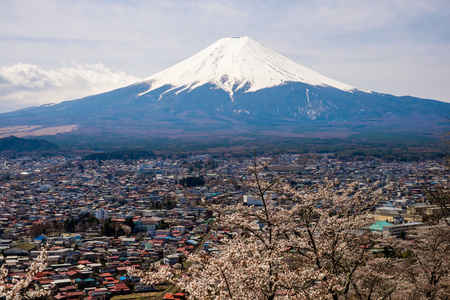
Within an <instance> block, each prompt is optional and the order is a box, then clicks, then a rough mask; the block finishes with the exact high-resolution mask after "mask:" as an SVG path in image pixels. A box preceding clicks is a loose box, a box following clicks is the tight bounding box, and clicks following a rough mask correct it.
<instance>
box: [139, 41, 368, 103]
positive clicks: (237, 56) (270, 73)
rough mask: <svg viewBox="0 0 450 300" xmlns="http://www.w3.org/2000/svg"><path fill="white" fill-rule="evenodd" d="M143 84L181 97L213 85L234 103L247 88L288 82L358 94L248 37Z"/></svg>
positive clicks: (218, 44)
mask: <svg viewBox="0 0 450 300" xmlns="http://www.w3.org/2000/svg"><path fill="white" fill-rule="evenodd" d="M144 82H146V83H148V84H149V85H150V88H149V90H148V91H146V92H145V93H148V92H150V91H152V90H155V89H157V88H160V87H162V86H164V85H171V86H172V89H171V90H173V89H178V88H181V89H180V90H178V91H177V92H178V93H179V92H181V91H183V90H188V91H190V90H192V89H195V88H196V87H199V86H202V85H204V84H207V83H212V84H214V85H216V86H217V87H219V88H221V89H223V90H225V91H226V92H227V93H228V94H229V95H230V97H231V98H232V99H233V93H234V92H236V91H237V90H239V89H242V88H244V87H245V89H246V90H245V91H246V92H254V91H257V90H260V89H263V88H268V87H273V86H278V85H281V84H284V83H287V82H303V83H306V84H310V85H319V86H330V87H334V88H337V89H340V90H344V91H352V90H359V89H357V88H355V87H353V86H350V85H348V84H345V83H341V82H339V81H336V80H333V79H331V78H328V77H326V76H324V75H321V74H319V73H317V72H314V71H312V70H310V69H308V68H305V67H303V66H302V65H300V64H297V63H296V62H294V61H292V60H289V59H287V58H286V57H284V56H282V55H280V54H278V53H276V52H275V51H272V50H270V49H268V48H266V47H264V46H263V45H261V44H260V43H258V42H257V41H255V40H253V39H252V38H249V37H238V38H222V39H220V40H218V41H217V42H215V43H214V44H212V45H211V46H209V47H207V48H205V49H204V50H202V51H200V52H198V53H197V54H195V55H193V56H191V57H190V58H188V59H186V60H184V61H182V62H180V63H178V64H176V65H174V66H172V67H170V68H168V69H166V70H164V71H162V72H159V73H157V74H155V75H153V76H150V77H148V78H146V79H144ZM145 93H142V94H141V95H143V94H145Z"/></svg>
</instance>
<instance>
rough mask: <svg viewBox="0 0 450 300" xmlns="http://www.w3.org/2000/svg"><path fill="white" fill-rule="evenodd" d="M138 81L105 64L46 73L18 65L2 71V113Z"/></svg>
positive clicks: (66, 67) (0, 83) (0, 109)
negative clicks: (112, 69) (114, 70)
mask: <svg viewBox="0 0 450 300" xmlns="http://www.w3.org/2000/svg"><path fill="white" fill-rule="evenodd" d="M138 80H139V78H136V77H134V76H131V75H127V74H125V73H124V72H122V71H116V72H113V71H111V70H110V69H108V68H107V67H105V66H104V65H103V64H101V63H98V64H89V65H80V64H71V65H68V66H62V67H59V68H57V69H51V70H44V69H41V68H39V67H38V66H35V65H31V64H24V63H19V64H15V65H12V66H3V67H0V112H6V111H12V110H16V109H20V108H25V107H29V106H37V105H42V104H47V103H59V102H61V101H64V100H73V99H77V98H81V97H85V96H89V95H93V94H98V93H102V92H106V91H109V90H113V89H116V88H119V87H122V86H126V85H128V84H131V83H134V82H137V81H138Z"/></svg>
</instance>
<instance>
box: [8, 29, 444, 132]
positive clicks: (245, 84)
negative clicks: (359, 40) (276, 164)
mask: <svg viewBox="0 0 450 300" xmlns="http://www.w3.org/2000/svg"><path fill="white" fill-rule="evenodd" d="M255 53H256V54H255ZM258 53H259V54H258ZM297 71H298V72H297ZM296 72H297V73H296ZM224 76H225V77H224ZM449 112H450V103H445V102H440V101H436V100H427V99H420V98H415V97H410V96H404V97H396V96H393V95H389V94H382V93H377V92H373V91H370V92H369V91H364V90H361V89H358V88H355V87H352V86H350V85H346V84H344V83H340V82H338V81H335V80H333V79H330V78H328V77H326V76H323V75H321V74H319V73H317V72H314V71H312V70H310V69H307V68H305V67H303V66H301V65H299V64H297V63H295V62H293V61H291V60H289V59H287V58H285V57H283V56H281V55H279V54H277V53H276V52H274V51H273V50H270V49H268V48H266V47H264V46H262V45H261V44H259V43H257V42H256V41H254V40H253V39H251V38H248V37H245V38H225V39H220V40H219V41H217V42H216V43H214V44H212V45H211V46H209V47H207V48H205V49H204V50H202V51H200V52H198V53H197V54H194V55H193V56H191V57H190V58H188V59H186V60H184V61H182V62H180V63H179V64H176V65H174V66H173V67H170V68H168V69H166V70H163V71H161V72H159V73H156V74H154V75H152V76H150V77H147V78H146V79H145V80H143V81H140V82H137V83H134V84H132V85H129V86H127V87H123V88H119V89H116V90H112V91H109V92H106V93H102V94H98V95H93V96H89V97H85V98H81V99H77V100H72V101H65V102H61V103H59V104H54V105H43V106H40V107H35V108H28V109H22V110H19V111H15V112H9V113H4V114H0V133H1V132H2V130H3V132H8V133H9V132H11V134H13V133H14V132H13V130H14V128H15V127H14V126H16V127H17V128H23V127H24V126H32V127H33V128H34V127H36V128H50V129H52V128H58V130H59V131H57V132H58V133H59V135H60V136H61V135H62V131H61V128H67V131H66V132H65V133H64V134H63V135H72V136H75V135H80V136H81V135H90V136H103V137H104V136H110V135H114V136H127V137H140V138H146V137H150V136H163V137H173V138H186V137H187V136H193V137H195V136H218V135H229V136H232V135H239V134H247V133H251V134H255V133H256V134H271V135H282V136H291V137H302V136H314V135H316V136H319V137H323V136H324V135H323V132H325V131H326V132H329V134H328V136H333V132H334V133H336V136H339V137H342V138H345V137H351V136H352V135H354V134H359V133H361V132H363V131H365V130H370V131H378V132H383V133H395V132H405V131H410V132H414V133H420V134H421V133H426V134H434V133H437V132H439V131H440V130H442V128H443V126H442V118H443V117H444V115H446V114H448V113H449ZM310 125H311V126H310ZM64 126H66V127H64ZM46 132H51V130H47V131H46ZM30 133H32V129H30Z"/></svg>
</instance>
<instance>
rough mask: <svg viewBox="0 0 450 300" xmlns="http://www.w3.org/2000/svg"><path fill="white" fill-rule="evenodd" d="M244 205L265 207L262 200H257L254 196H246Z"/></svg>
mask: <svg viewBox="0 0 450 300" xmlns="http://www.w3.org/2000/svg"><path fill="white" fill-rule="evenodd" d="M244 205H254V206H263V205H264V203H263V201H262V199H256V198H255V197H253V196H252V195H244Z"/></svg>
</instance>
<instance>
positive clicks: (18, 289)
mask: <svg viewBox="0 0 450 300" xmlns="http://www.w3.org/2000/svg"><path fill="white" fill-rule="evenodd" d="M46 259H47V252H46V251H45V249H43V250H42V251H41V253H40V254H39V256H38V257H37V259H36V260H35V261H33V262H32V263H31V265H30V267H29V268H28V270H27V272H26V274H24V275H23V276H21V277H20V278H19V279H17V278H13V279H12V280H11V282H9V281H8V270H7V269H6V268H5V267H4V266H2V267H0V297H2V298H4V299H6V300H19V299H27V298H29V299H31V298H39V297H44V296H46V295H48V293H49V291H47V290H43V289H37V290H35V291H30V290H29V286H30V283H31V282H32V280H33V278H34V277H35V276H36V274H37V273H39V272H42V271H43V270H44V269H45V267H46V265H47V264H46Z"/></svg>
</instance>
